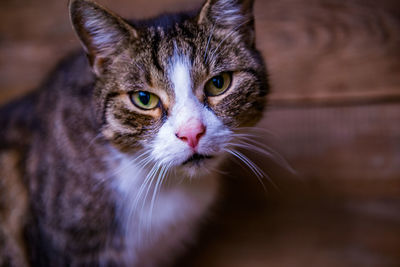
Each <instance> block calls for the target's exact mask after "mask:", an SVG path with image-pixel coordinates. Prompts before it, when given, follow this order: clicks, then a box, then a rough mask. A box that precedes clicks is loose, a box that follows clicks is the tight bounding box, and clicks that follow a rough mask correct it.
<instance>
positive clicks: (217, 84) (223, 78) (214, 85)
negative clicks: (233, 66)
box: [205, 72, 232, 96]
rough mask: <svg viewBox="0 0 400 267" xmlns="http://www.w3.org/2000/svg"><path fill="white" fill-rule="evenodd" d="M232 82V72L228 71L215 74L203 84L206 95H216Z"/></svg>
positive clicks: (220, 93) (223, 91)
mask: <svg viewBox="0 0 400 267" xmlns="http://www.w3.org/2000/svg"><path fill="white" fill-rule="evenodd" d="M231 83H232V74H231V73H230V72H223V73H221V74H219V75H217V76H214V77H212V78H211V79H210V80H209V81H208V82H207V83H206V86H205V92H206V95H207V96H218V95H222V94H223V93H225V91H226V90H228V89H229V87H230V86H231Z"/></svg>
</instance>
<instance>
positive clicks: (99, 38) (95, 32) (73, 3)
mask: <svg viewBox="0 0 400 267" xmlns="http://www.w3.org/2000/svg"><path fill="white" fill-rule="evenodd" d="M69 11H70V17H71V22H72V25H73V27H74V29H75V31H76V33H77V35H78V37H79V39H80V40H81V43H82V45H83V48H84V49H85V51H86V53H87V55H88V57H89V61H90V64H91V65H92V68H93V71H94V72H95V73H96V74H97V75H100V73H101V72H102V70H103V67H104V65H105V63H106V62H107V60H108V59H109V57H110V56H112V55H114V54H116V53H118V51H120V50H121V49H123V48H124V47H125V44H127V43H128V42H129V41H130V40H132V39H133V38H137V32H136V31H135V29H134V28H133V27H131V26H130V25H128V24H127V23H126V22H125V21H124V20H123V19H122V18H121V17H119V16H118V15H115V14H113V13H112V12H110V11H108V10H106V9H105V8H103V7H101V6H100V5H98V4H96V3H95V2H93V1H91V0H70V2H69Z"/></svg>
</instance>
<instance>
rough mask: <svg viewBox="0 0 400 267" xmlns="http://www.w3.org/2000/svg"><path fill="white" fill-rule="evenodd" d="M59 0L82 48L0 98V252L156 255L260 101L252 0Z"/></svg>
mask: <svg viewBox="0 0 400 267" xmlns="http://www.w3.org/2000/svg"><path fill="white" fill-rule="evenodd" d="M69 10H70V18H71V21H72V26H73V28H74V30H75V31H76V33H77V36H78V38H79V40H80V42H81V44H82V47H83V50H84V51H83V52H76V53H74V54H73V55H70V56H68V57H67V58H66V59H64V60H63V61H62V62H61V63H60V64H59V66H58V67H57V68H56V69H55V70H54V71H53V72H52V73H51V74H50V75H49V78H48V79H47V80H46V81H45V82H44V83H43V85H42V86H41V87H40V88H39V89H38V90H36V91H34V92H32V93H30V94H28V95H26V96H24V97H23V98H21V99H18V100H15V101H13V102H11V103H9V104H7V105H5V106H3V107H2V108H1V109H0V266H18V267H19V266H141V267H145V266H167V265H168V264H172V263H173V261H174V259H175V258H176V257H177V256H178V255H180V254H181V253H182V252H183V251H184V249H185V247H186V246H187V244H189V243H190V242H192V240H193V239H194V238H195V235H196V231H197V229H198V228H199V225H200V224H201V223H202V222H203V221H204V218H206V217H207V214H208V211H209V210H210V207H211V206H212V205H213V203H215V201H216V200H217V198H218V192H219V186H220V178H219V175H218V172H217V171H216V169H217V168H218V165H219V164H220V162H221V161H222V160H223V159H224V158H226V155H228V154H229V153H230V154H233V155H236V156H237V157H239V158H242V159H243V160H244V161H246V158H245V157H244V155H242V154H240V153H239V152H235V150H234V149H233V146H234V139H235V138H236V137H239V135H238V134H237V131H238V130H239V129H240V128H241V127H251V126H253V125H254V124H255V123H256V122H257V121H258V120H259V119H260V118H261V116H262V113H263V111H264V108H265V106H266V96H267V93H268V91H269V85H268V81H267V72H266V67H265V64H264V62H263V59H262V57H261V54H260V53H259V52H258V50H257V49H256V47H255V33H254V17H253V13H252V10H253V1H252V0H207V1H206V2H205V3H204V5H203V6H202V7H201V8H200V9H199V11H196V12H188V13H181V14H167V15H161V16H159V17H157V18H155V19H147V20H140V21H128V20H124V19H122V18H121V17H120V16H118V15H116V14H114V13H113V12H111V11H109V10H108V9H106V8H104V7H102V6H100V5H99V4H97V3H95V2H94V1H91V0H71V1H70V2H69Z"/></svg>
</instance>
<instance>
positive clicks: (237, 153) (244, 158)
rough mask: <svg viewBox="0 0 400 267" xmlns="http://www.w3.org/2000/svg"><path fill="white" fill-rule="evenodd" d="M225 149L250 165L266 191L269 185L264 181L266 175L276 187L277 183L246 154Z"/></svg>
mask: <svg viewBox="0 0 400 267" xmlns="http://www.w3.org/2000/svg"><path fill="white" fill-rule="evenodd" d="M225 151H226V152H228V153H230V154H232V155H233V156H235V157H236V158H238V159H240V160H241V161H242V162H243V163H244V164H245V165H246V166H247V167H249V169H250V170H251V171H252V172H253V173H254V174H255V175H256V177H257V179H258V181H259V182H260V184H261V185H262V187H263V188H264V190H265V191H267V187H266V186H265V184H264V182H263V181H262V178H263V177H266V178H267V179H268V180H269V181H270V182H271V183H272V185H274V187H276V185H275V184H274V183H273V182H272V181H271V179H270V178H269V177H268V176H267V175H266V174H265V173H264V172H263V171H262V170H261V169H260V168H259V167H258V166H257V165H256V164H255V163H253V162H252V161H251V160H250V159H248V158H247V157H246V156H245V155H243V154H242V153H240V152H238V151H235V150H231V149H225Z"/></svg>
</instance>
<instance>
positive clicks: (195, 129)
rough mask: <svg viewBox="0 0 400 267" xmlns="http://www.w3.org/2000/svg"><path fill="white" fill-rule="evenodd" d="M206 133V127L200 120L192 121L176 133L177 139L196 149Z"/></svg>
mask: <svg viewBox="0 0 400 267" xmlns="http://www.w3.org/2000/svg"><path fill="white" fill-rule="evenodd" d="M205 133H206V127H205V126H204V124H203V123H202V122H201V121H199V120H198V119H190V120H189V121H187V122H186V123H185V124H184V125H183V126H181V128H179V130H178V132H177V133H176V137H178V138H179V139H181V140H182V141H184V142H186V143H188V145H189V146H190V147H191V148H193V149H195V148H196V147H197V145H198V144H199V141H200V138H201V137H202V136H203V135H204V134H205Z"/></svg>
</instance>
